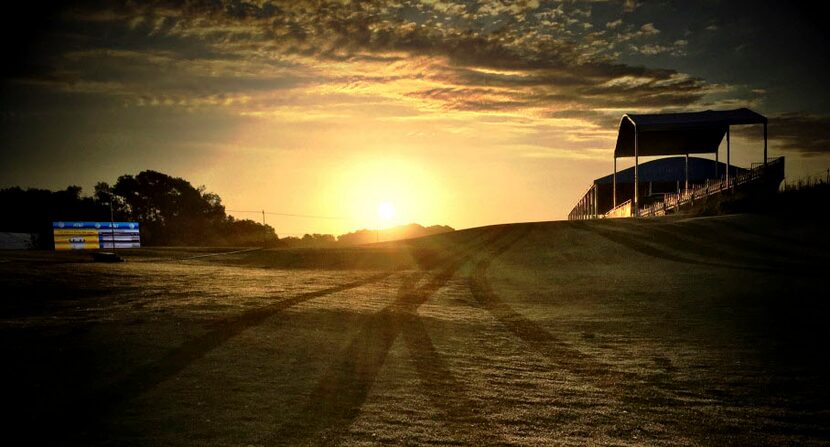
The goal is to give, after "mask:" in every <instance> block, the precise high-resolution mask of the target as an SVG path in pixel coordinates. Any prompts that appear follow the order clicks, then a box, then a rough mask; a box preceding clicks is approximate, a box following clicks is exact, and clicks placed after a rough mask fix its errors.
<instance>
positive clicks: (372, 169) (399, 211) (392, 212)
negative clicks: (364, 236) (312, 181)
mask: <svg viewBox="0 0 830 447" xmlns="http://www.w3.org/2000/svg"><path fill="white" fill-rule="evenodd" d="M321 198H322V200H323V202H322V203H321V208H323V209H327V210H331V211H329V212H330V213H333V214H337V215H341V216H349V217H350V218H351V220H349V221H344V222H342V223H343V225H344V226H346V228H344V230H347V231H354V230H355V229H361V228H376V227H378V225H380V226H381V227H382V228H389V227H394V226H397V225H405V224H409V223H420V224H422V225H433V224H435V223H444V220H445V219H444V216H445V214H446V211H445V201H446V193H445V192H444V188H442V187H441V186H440V185H439V182H438V180H437V179H436V178H435V177H434V176H433V174H432V172H431V171H430V170H428V169H426V167H424V166H423V165H421V164H420V163H418V162H416V161H413V160H405V159H388V158H380V157H378V158H355V159H353V160H348V161H346V162H344V163H338V165H337V167H336V170H334V171H333V172H332V174H331V175H330V176H329V182H328V188H327V189H326V193H325V194H323V195H322V196H321ZM338 223H339V222H338Z"/></svg>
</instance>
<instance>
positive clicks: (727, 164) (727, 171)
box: [726, 126, 730, 188]
mask: <svg viewBox="0 0 830 447" xmlns="http://www.w3.org/2000/svg"><path fill="white" fill-rule="evenodd" d="M729 167H730V162H729V126H726V187H727V188H728V187H729Z"/></svg>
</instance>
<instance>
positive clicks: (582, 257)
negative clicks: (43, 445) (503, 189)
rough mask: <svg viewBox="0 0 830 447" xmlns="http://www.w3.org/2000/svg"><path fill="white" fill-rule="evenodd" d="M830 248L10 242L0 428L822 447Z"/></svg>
mask: <svg viewBox="0 0 830 447" xmlns="http://www.w3.org/2000/svg"><path fill="white" fill-rule="evenodd" d="M828 248H830V240H829V239H828V237H827V235H826V232H825V230H824V228H823V227H822V226H821V224H820V222H814V221H807V220H805V221H788V220H783V219H780V218H772V217H759V216H750V215H734V216H720V217H713V218H694V219H681V218H670V219H643V220H608V221H595V222H545V223H527V224H513V225H499V226H491V227H483V228H475V229H469V230H462V231H456V232H452V233H445V234H441V235H436V236H431V237H426V238H421V239H415V240H408V241H401V242H394V243H386V244H377V245H374V246H367V247H360V248H353V249H348V250H345V249H338V250H255V251H235V250H231V251H221V250H215V251H211V250H209V249H144V250H136V251H131V252H129V253H125V256H126V257H127V259H128V262H126V263H123V264H95V263H91V262H88V260H87V257H86V256H82V255H78V254H64V253H51V252H34V253H32V252H9V253H3V255H2V257H3V260H4V261H5V262H0V289H2V290H3V292H4V296H5V297H6V298H5V299H4V300H3V302H2V303H1V304H0V335H2V339H3V340H4V343H3V344H2V346H0V355H2V356H3V358H4V359H6V360H7V362H6V367H4V368H3V369H2V377H0V378H1V379H2V381H1V382H0V383H3V385H4V396H6V400H7V403H8V404H7V405H6V406H5V408H6V409H7V410H6V411H7V413H8V414H5V415H4V417H5V418H6V420H7V421H8V422H9V423H8V424H7V426H8V427H10V431H9V433H8V437H9V439H15V438H18V439H23V440H25V441H30V442H29V443H34V441H40V440H43V439H41V438H45V439H47V440H52V441H58V440H59V441H60V442H61V443H70V444H71V443H84V444H92V445H95V444H117V445H147V444H164V445H191V444H192V443H193V442H194V440H198V443H199V444H203V445H240V444H253V445H321V444H323V445H366V444H406V445H435V444H456V445H457V444H462V445H473V444H480V445H528V446H530V445H586V444H594V445H666V446H687V445H791V444H799V445H823V444H825V443H826V440H827V439H828V437H830V432H829V431H830V429H828V427H830V413H828V411H827V409H826V402H827V401H828V398H830V385H828V383H830V382H829V381H828V380H827V379H828V378H830V375H828V361H827V360H826V356H825V355H824V353H825V350H826V348H825V347H826V346H827V343H828V341H830V340H829V339H828V338H830V336H828V334H827V331H826V330H825V327H826V322H827V321H828V316H830V306H828V304H827V302H826V296H827V291H828V290H830V288H829V287H828V286H830V280H829V279H828V277H827V275H826V272H827V271H828V266H830V256H829V255H828ZM10 409H13V410H14V411H9V410H10ZM45 425H48V426H49V427H51V429H50V430H42V427H44V426H45Z"/></svg>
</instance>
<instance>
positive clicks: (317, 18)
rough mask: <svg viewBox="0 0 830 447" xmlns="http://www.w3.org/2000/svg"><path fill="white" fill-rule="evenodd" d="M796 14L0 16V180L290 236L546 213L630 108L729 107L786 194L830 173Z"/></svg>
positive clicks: (335, 11) (186, 9)
mask: <svg viewBox="0 0 830 447" xmlns="http://www.w3.org/2000/svg"><path fill="white" fill-rule="evenodd" d="M793 3H795V2H780V1H779V2H764V1H743V0H724V1H719V0H704V1H685V0H678V1H674V0H670V1H653V2H646V1H642V2H640V1H634V0H621V1H617V0H593V1H550V2H546V1H541V0H540V1H536V0H530V1H515V2H508V1H489V0H488V1H484V0H480V1H466V2H461V1H442V0H406V1H388V2H374V1H364V2H356V1H351V2H350V1H348V0H341V1H331V2H329V1H305V0H297V1H286V2H270V1H264V0H251V1H231V0H212V1H198V0H193V1H187V2H166V1H158V2H156V1H136V2H133V1H128V2H119V1H102V2H74V3H48V2H47V3H46V4H41V3H35V2H29V4H27V5H26V6H21V7H19V8H16V9H15V11H14V12H9V13H7V14H4V17H3V18H2V19H0V20H2V22H3V23H2V24H3V27H2V31H0V32H2V35H3V39H2V46H3V57H5V58H6V59H7V63H6V64H4V68H3V69H2V80H1V82H2V83H1V84H0V97H1V98H2V101H0V135H1V136H2V138H0V187H8V186H15V185H19V186H22V187H38V188H50V189H62V188H65V187H66V186H67V185H79V186H82V187H83V188H84V191H85V192H86V193H87V194H91V193H92V187H93V185H94V184H95V183H96V182H98V181H105V182H108V183H114V182H115V180H116V179H117V178H118V176H120V175H124V174H132V175H135V174H137V173H138V172H140V171H143V170H147V169H152V170H156V171H161V172H164V173H166V174H170V175H173V176H176V177H182V178H185V179H187V180H188V181H190V182H191V183H193V184H194V185H195V186H199V185H205V186H206V188H207V189H208V190H209V191H212V192H214V193H217V194H219V195H220V196H221V197H222V200H223V203H224V204H225V206H226V208H227V209H228V210H229V214H231V215H234V216H236V217H238V218H252V219H256V220H260V219H261V218H262V217H261V214H255V213H246V212H242V211H258V210H266V211H269V212H272V213H282V214H294V215H303V216H314V217H297V216H280V215H278V214H269V215H267V216H266V221H267V222H268V223H269V224H270V225H272V226H274V227H275V228H276V230H277V233H278V234H279V235H280V236H285V235H298V234H302V233H307V232H308V233H313V232H317V233H334V234H340V233H344V232H347V231H353V230H355V229H359V228H374V227H377V226H386V225H391V224H404V223H410V222H417V223H421V224H423V225H434V224H446V225H451V226H453V227H455V228H468V227H475V226H481V225H488V224H497V223H507V222H522V221H538V220H556V219H564V218H566V216H567V214H568V212H569V211H570V209H571V208H572V206H573V205H574V204H575V202H576V201H577V200H578V199H579V198H580V197H581V195H582V194H583V193H584V192H585V190H586V189H587V188H588V186H589V185H590V184H591V181H592V180H593V179H594V178H598V177H601V176H604V175H606V174H608V173H610V171H611V167H612V163H613V162H612V153H613V147H614V143H615V141H616V132H617V126H618V124H619V120H620V117H621V116H622V115H623V114H625V113H659V112H676V111H699V110H706V109H713V110H725V109H733V108H738V107H748V108H751V109H753V110H755V111H757V112H759V113H762V114H764V115H765V116H767V117H768V118H769V135H770V145H769V147H770V149H769V153H770V155H771V156H777V155H784V156H786V157H787V173H786V175H787V178H788V180H790V181H795V179H798V178H802V177H804V176H815V175H820V174H822V173H823V172H825V170H826V169H828V168H830V89H828V87H827V85H826V79H827V74H828V51H827V49H826V43H827V42H828V39H827V37H828V31H827V27H826V24H825V23H824V20H825V18H826V17H827V14H826V12H827V11H825V9H826V8H827V7H824V6H807V5H806V4H805V5H794V4H793ZM804 3H806V2H804ZM734 135H735V137H734V142H733V152H732V153H733V158H732V159H733V162H734V163H735V164H738V165H742V166H748V165H749V164H750V163H752V162H757V161H760V160H761V159H762V153H763V152H762V148H763V142H762V140H761V138H762V135H763V133H762V130H761V129H760V128H759V127H757V126H755V127H753V126H748V128H741V129H735V133H734ZM723 158H725V157H722V159H723ZM631 162H632V161H631V160H620V162H619V165H620V167H621V168H624V167H626V166H628V165H630V164H631ZM382 203H384V204H386V205H384V207H385V210H386V212H385V216H386V217H385V218H384V219H383V222H380V218H379V216H378V212H377V210H378V206H379V204H382ZM390 207H391V208H393V209H394V213H393V214H394V215H391V216H390V213H389V212H388V210H389V208H390Z"/></svg>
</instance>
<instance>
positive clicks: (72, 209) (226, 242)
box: [0, 171, 279, 248]
mask: <svg viewBox="0 0 830 447" xmlns="http://www.w3.org/2000/svg"><path fill="white" fill-rule="evenodd" d="M0 203H3V204H4V207H5V209H6V212H5V213H4V214H5V216H6V217H5V218H4V219H2V220H0V230H1V231H9V232H21V233H34V234H36V238H37V246H38V247H39V248H51V247H52V246H53V244H54V240H53V237H52V222H56V221H96V222H109V220H110V212H111V211H112V218H113V220H115V221H117V222H123V221H129V222H139V223H140V225H141V227H140V228H141V242H142V245H187V246H199V245H217V246H273V245H276V244H277V242H278V240H279V239H278V237H277V234H276V232H275V231H274V228H272V227H271V226H269V225H263V224H260V223H257V222H254V221H252V220H247V219H243V220H237V219H235V218H234V217H233V216H228V215H227V214H226V213H225V207H224V205H222V199H221V198H220V197H219V195H217V194H214V193H212V192H208V191H206V189H205V187H204V186H200V187H198V188H197V187H194V186H193V185H191V184H190V182H188V181H187V180H184V179H182V178H178V177H172V176H169V175H167V174H163V173H161V172H156V171H143V172H140V173H139V174H137V175H135V176H132V175H122V176H121V177H118V180H117V181H116V182H115V184H114V185H109V184H107V183H105V182H98V183H97V184H96V185H95V189H94V192H93V194H92V196H84V195H82V189H81V187H80V186H68V187H67V188H66V189H65V190H62V191H50V190H47V189H37V188H28V189H22V188H20V187H12V188H5V189H0ZM110 204H112V210H111V211H110Z"/></svg>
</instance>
